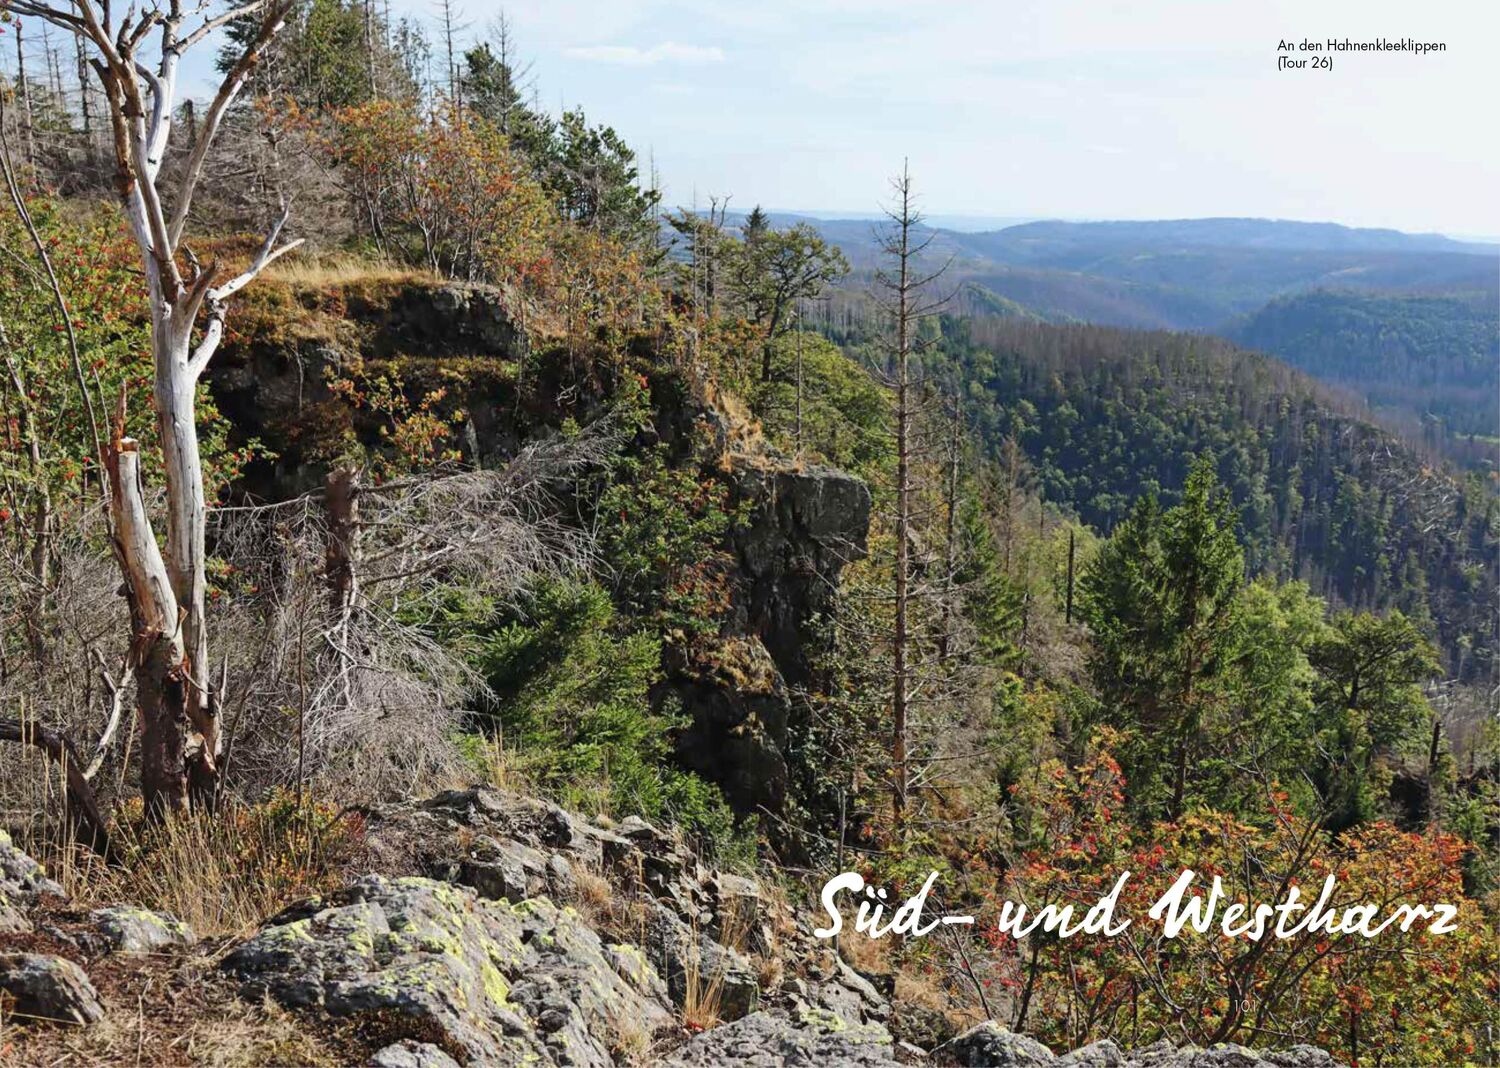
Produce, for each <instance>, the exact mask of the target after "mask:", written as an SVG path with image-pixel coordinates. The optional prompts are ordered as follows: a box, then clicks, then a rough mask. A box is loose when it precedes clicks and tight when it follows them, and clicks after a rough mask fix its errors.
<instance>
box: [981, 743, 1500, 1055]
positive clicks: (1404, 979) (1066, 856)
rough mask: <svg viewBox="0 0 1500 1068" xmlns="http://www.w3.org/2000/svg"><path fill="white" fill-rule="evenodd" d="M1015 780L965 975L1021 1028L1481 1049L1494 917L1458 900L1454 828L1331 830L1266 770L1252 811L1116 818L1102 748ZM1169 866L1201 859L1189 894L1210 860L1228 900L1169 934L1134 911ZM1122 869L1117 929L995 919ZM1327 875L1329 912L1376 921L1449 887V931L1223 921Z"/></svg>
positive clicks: (1090, 889)
mask: <svg viewBox="0 0 1500 1068" xmlns="http://www.w3.org/2000/svg"><path fill="white" fill-rule="evenodd" d="M1013 792H1014V794H1015V801H1016V803H1017V805H1018V808H1019V811H1020V812H1021V813H1023V814H1024V816H1023V819H1022V821H1021V826H1022V828H1023V830H1022V834H1023V836H1024V838H1025V839H1026V842H1025V848H1023V849H1022V850H1021V851H1020V852H1019V853H1018V855H1017V856H1015V857H1014V858H1013V863H1012V864H1011V866H1010V867H1009V869H1008V870H1007V871H1006V872H1005V873H1004V874H1003V876H997V877H996V878H995V879H994V881H993V882H992V883H991V884H990V888H989V889H988V891H987V892H986V893H985V895H984V897H985V900H984V901H983V902H982V903H981V904H980V906H979V909H978V912H979V915H980V916H981V922H982V923H986V924H988V925H989V926H988V927H987V928H986V929H985V931H984V932H983V938H984V942H985V943H986V945H987V952H986V953H985V954H984V955H983V958H982V963H981V964H978V965H976V967H975V968H974V974H973V975H971V976H970V978H971V980H973V981H976V982H978V983H979V984H980V985H981V988H982V989H985V990H987V991H992V994H991V998H992V999H993V1002H994V1003H996V1004H1008V1005H1010V1006H1012V1022H1013V1025H1014V1026H1015V1027H1016V1028H1017V1029H1018V1030H1019V1029H1022V1028H1025V1029H1026V1030H1028V1031H1030V1032H1033V1033H1036V1034H1038V1035H1040V1036H1041V1037H1043V1038H1044V1039H1046V1040H1048V1041H1049V1042H1052V1043H1053V1044H1055V1045H1057V1046H1060V1047H1072V1046H1076V1045H1079V1044H1082V1043H1085V1042H1088V1041H1091V1040H1093V1039H1097V1038H1103V1037H1110V1038H1114V1039H1116V1040H1117V1041H1119V1042H1120V1043H1121V1044H1122V1045H1137V1044H1141V1043H1145V1042H1150V1041H1153V1040H1154V1039H1155V1038H1157V1037H1160V1036H1162V1035H1166V1036H1168V1037H1171V1038H1172V1039H1174V1040H1176V1041H1183V1040H1186V1041H1191V1042H1194V1043H1198V1044H1200V1045H1206V1044H1210V1043H1213V1042H1223V1041H1235V1042H1241V1043H1245V1044H1248V1045H1255V1046H1285V1045H1289V1044H1292V1043H1296V1042H1307V1043H1312V1044H1315V1045H1318V1046H1322V1047H1324V1048H1326V1049H1329V1050H1331V1051H1332V1052H1333V1053H1334V1054H1335V1055H1336V1056H1338V1057H1340V1058H1341V1059H1347V1060H1348V1061H1350V1062H1351V1063H1355V1064H1359V1063H1387V1064H1392V1063H1400V1064H1460V1063H1469V1062H1472V1061H1475V1060H1480V1061H1483V1062H1485V1063H1492V1062H1493V1057H1494V1054H1495V1050H1494V1047H1493V1042H1494V1037H1493V1036H1494V1034H1495V1026H1496V1024H1497V1022H1500V1019H1497V1017H1500V957H1497V948H1496V940H1495V932H1494V929H1493V927H1492V925H1491V922H1490V921H1489V920H1488V919H1487V918H1486V917H1485V916H1484V915H1483V914H1482V912H1481V910H1480V907H1479V906H1478V904H1477V903H1476V902H1474V901H1472V900H1470V899H1467V898H1465V897H1464V894H1463V886H1462V859H1463V854H1464V853H1465V851H1466V849H1467V847H1466V846H1465V844H1464V843H1463V842H1462V841H1460V840H1459V839H1458V838H1456V837H1454V836H1453V835H1450V834H1445V833H1441V832H1438V831H1431V832H1426V833H1415V832H1407V831H1401V830H1398V829H1397V828H1395V827H1393V826H1391V825H1390V824H1387V823H1369V824H1365V825H1363V826H1361V827H1359V828H1358V829H1357V830H1356V831H1353V832H1350V833H1347V834H1344V835H1342V836H1338V837H1335V836H1333V835H1331V834H1329V833H1328V832H1327V831H1325V830H1323V829H1322V828H1321V827H1320V826H1319V825H1318V824H1316V823H1315V822H1311V821H1309V820H1307V819H1304V818H1302V817H1300V816H1298V815H1296V814H1295V813H1294V812H1293V811H1292V808H1291V806H1290V805H1289V804H1288V800H1287V796H1286V794H1285V793H1284V792H1282V791H1280V790H1279V789H1278V788H1276V787H1275V786H1274V785H1268V787H1267V790H1266V794H1265V798H1264V802H1263V804H1262V806H1261V808H1260V810H1259V811H1254V812H1246V813H1244V814H1241V815H1239V816H1232V815H1228V814H1225V813H1221V812H1214V811H1210V810H1196V811H1193V812H1190V813H1189V814H1187V815H1185V816H1184V817H1183V818H1181V819H1179V820H1177V821H1173V822H1162V823H1156V824H1154V825H1151V826H1147V827H1138V826H1132V825H1131V824H1130V823H1128V822H1127V821H1126V820H1125V819H1124V818H1123V815H1122V806H1123V804H1124V798H1125V793H1124V780H1123V777H1122V776H1121V774H1120V770H1119V766H1118V764H1116V762H1115V761H1114V759H1113V757H1111V756H1110V755H1109V753H1108V752H1107V751H1105V750H1102V749H1101V750H1098V751H1096V752H1094V753H1093V754H1092V755H1091V756H1090V758H1089V759H1088V760H1087V761H1085V762H1084V763H1082V764H1081V765H1079V766H1077V767H1073V768H1069V767H1066V766H1065V765H1063V764H1062V763H1061V762H1057V761H1052V762H1049V763H1048V764H1046V765H1045V766H1043V767H1042V768H1040V769H1039V772H1038V774H1037V775H1036V776H1035V777H1033V778H1031V779H1029V780H1028V781H1027V783H1026V784H1024V785H1022V786H1020V787H1017V788H1015V790H1014V791H1013ZM1184 869H1191V870H1192V871H1194V872H1195V873H1197V879H1196V880H1195V881H1194V883H1193V885H1192V886H1191V888H1190V890H1189V894H1199V895H1201V896H1202V897H1204V898H1205V899H1206V898H1207V897H1208V896H1209V891H1210V886H1211V883H1212V880H1213V879H1214V877H1215V876H1217V877H1219V878H1220V879H1221V880H1222V882H1223V886H1224V896H1223V900H1222V902H1221V904H1220V905H1219V908H1218V911H1217V912H1216V913H1215V915H1214V920H1213V923H1212V924H1211V925H1209V927H1208V929H1207V930H1206V931H1204V932H1201V933H1200V932H1199V931H1197V930H1195V929H1194V927H1193V926H1191V925H1190V926H1188V927H1186V928H1184V929H1183V930H1182V932H1181V933H1180V934H1179V935H1178V936H1177V937H1176V938H1168V937H1166V934H1165V931H1164V928H1163V925H1162V924H1161V923H1160V922H1158V921H1156V920H1152V919H1149V918H1148V916H1147V913H1148V911H1149V910H1150V908H1151V906H1152V905H1153V904H1154V903H1155V902H1156V901H1157V900H1158V899H1159V898H1160V897H1161V896H1162V895H1163V894H1164V893H1165V892H1166V891H1167V890H1168V889H1169V888H1170V887H1171V886H1172V884H1173V883H1174V882H1175V881H1176V880H1177V879H1178V878H1179V876H1181V874H1182V872H1183V870H1184ZM1124 872H1129V873H1130V878H1129V879H1128V880H1127V881H1126V883H1125V885H1124V888H1123V890H1122V892H1121V894H1120V897H1119V900H1118V905H1117V907H1116V909H1115V917H1116V919H1117V920H1123V919H1129V920H1130V921H1131V924H1130V926H1129V928H1128V929H1126V930H1125V931H1124V932H1123V933H1120V934H1118V935H1117V936H1115V937H1106V936H1104V935H1102V934H1100V935H1090V934H1075V935H1073V936H1072V937H1068V938H1060V937H1058V936H1057V935H1056V933H1055V932H1054V933H1047V932H1045V931H1043V930H1037V931H1034V932H1032V933H1031V934H1029V935H1026V936H1025V937H1023V938H1021V939H1020V941H1019V942H1018V941H1017V940H1016V939H1015V937H1013V931H1012V932H1001V931H1000V930H999V929H998V925H996V924H995V920H996V919H997V918H998V917H999V915H1000V913H1001V907H1002V902H1003V901H1012V902H1017V903H1024V904H1025V905H1026V906H1027V908H1028V911H1029V912H1031V914H1032V915H1035V913H1036V910H1039V909H1041V908H1044V907H1046V906H1048V905H1053V906H1056V907H1057V908H1059V909H1060V908H1063V907H1066V906H1069V905H1071V906H1072V907H1073V912H1074V917H1075V920H1077V919H1081V918H1082V917H1083V915H1084V914H1085V913H1086V912H1087V910H1088V909H1089V908H1090V907H1091V906H1093V905H1095V904H1096V903H1097V902H1099V901H1100V899H1101V898H1104V897H1105V896H1106V895H1107V894H1108V893H1109V892H1110V890H1111V889H1112V888H1113V887H1114V886H1115V884H1116V882H1117V880H1118V879H1119V878H1120V876H1121V874H1122V873H1124ZM1328 876H1333V878H1334V879H1335V880H1336V882H1335V890H1334V893H1333V895H1332V897H1331V898H1330V900H1329V903H1328V906H1327V907H1328V908H1329V909H1331V910H1334V911H1335V912H1337V913H1339V914H1343V913H1344V911H1345V910H1346V909H1350V908H1353V907H1357V906H1373V907H1375V909H1376V910H1377V911H1376V912H1375V914H1374V915H1375V918H1376V919H1375V923H1374V924H1373V925H1372V926H1376V925H1378V923H1379V922H1380V920H1381V919H1383V918H1385V917H1388V916H1389V915H1390V914H1391V913H1392V911H1393V910H1395V909H1396V908H1397V907H1398V906H1399V905H1402V904H1412V905H1418V904H1422V905H1432V904H1434V903H1439V902H1445V903H1451V904H1453V905H1455V906H1457V908H1458V914H1457V919H1456V921H1455V923H1456V928H1457V929H1456V930H1455V931H1453V932H1451V933H1436V934H1435V933H1431V932H1430V931H1429V930H1428V926H1429V923H1428V921H1426V920H1421V921H1419V922H1417V923H1415V924H1413V925H1412V926H1411V929H1410V930H1409V931H1403V930H1402V929H1401V927H1402V925H1401V924H1399V923H1396V924H1394V925H1392V926H1389V927H1387V928H1386V929H1385V930H1384V931H1383V932H1382V933H1380V934H1379V935H1377V936H1376V937H1373V938H1368V939H1367V938H1365V937H1363V936H1362V935H1359V934H1354V933H1329V932H1328V931H1327V930H1326V929H1321V928H1320V929H1318V930H1314V931H1306V930H1305V931H1302V932H1298V933H1296V934H1293V935H1291V936H1290V937H1287V938H1275V937H1271V936H1270V934H1267V935H1266V937H1263V938H1261V939H1259V940H1256V939H1253V938H1252V937H1250V934H1249V933H1248V932H1246V933H1241V934H1239V935H1238V936H1237V937H1226V936H1225V934H1224V932H1223V930H1222V929H1221V926H1220V922H1221V920H1222V918H1223V914H1224V909H1225V908H1226V907H1227V906H1228V905H1229V904H1231V903H1234V902H1242V903H1245V904H1246V906H1247V915H1242V916H1241V917H1239V920H1238V922H1240V923H1243V922H1244V921H1245V920H1246V919H1247V918H1248V915H1249V914H1253V910H1254V908H1255V906H1256V905H1257V904H1260V903H1265V904H1270V905H1275V904H1277V903H1278V902H1282V901H1285V900H1286V899H1287V894H1288V890H1289V889H1290V888H1291V887H1294V886H1295V887H1298V888H1299V890H1300V893H1301V899H1302V901H1303V903H1304V904H1309V905H1310V904H1311V903H1312V901H1313V900H1315V899H1316V898H1318V896H1319V894H1320V892H1321V891H1322V888H1323V886H1324V880H1325V879H1326V878H1327V877H1328ZM1301 915H1304V916H1305V915H1306V914H1305V913H1303V914H1301Z"/></svg>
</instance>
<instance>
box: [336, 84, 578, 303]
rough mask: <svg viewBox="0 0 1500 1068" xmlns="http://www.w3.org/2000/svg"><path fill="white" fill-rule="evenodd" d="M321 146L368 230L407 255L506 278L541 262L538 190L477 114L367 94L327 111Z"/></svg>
mask: <svg viewBox="0 0 1500 1068" xmlns="http://www.w3.org/2000/svg"><path fill="white" fill-rule="evenodd" d="M325 144H326V146H327V147H328V149H329V150H330V152H331V154H332V156H333V158H334V160H335V161H336V162H337V163H338V165H339V167H340V169H341V171H342V173H343V174H344V176H345V179H346V181H347V183H348V184H349V186H350V190H351V192H352V193H353V194H354V196H355V198H356V200H357V201H358V202H360V205H361V207H362V209H363V212H362V214H363V215H364V216H365V217H366V221H367V224H368V226H369V227H370V229H371V230H372V236H374V237H375V238H376V239H377V241H381V242H385V243H389V244H394V245H396V246H397V248H396V251H399V252H401V253H402V254H403V255H405V256H407V257H408V258H411V259H414V260H417V261H418V262H423V263H425V264H426V265H427V266H428V267H430V268H432V269H433V270H435V271H440V272H442V273H445V274H448V275H450V276H452V277H455V278H463V279H466V280H469V281H480V280H484V281H489V282H498V283H502V284H510V285H516V284H519V283H520V282H522V281H523V280H525V279H526V278H527V277H528V276H529V275H530V274H532V273H533V272H535V271H536V270H537V269H538V265H539V264H540V263H542V262H543V261H544V259H545V254H546V243H545V238H546V227H547V222H548V219H549V217H550V215H551V211H550V205H549V204H548V202H547V198H546V195H545V194H544V193H543V192H542V189H541V187H540V186H539V185H537V183H536V182H535V181H533V180H532V179H531V177H530V175H529V174H528V173H527V171H526V166H525V162H524V160H522V158H521V157H520V156H518V155H516V154H515V153H513V152H512V151H511V150H510V147H509V145H508V144H507V142H506V139H505V137H504V136H503V135H502V134H501V133H500V132H499V131H498V130H496V129H495V128H494V127H493V126H491V125H490V124H489V123H488V122H486V121H485V120H484V119H482V118H479V117H477V116H474V115H471V114H469V113H459V112H456V111H454V112H449V113H447V114H442V113H434V114H431V115H429V116H425V117H424V116H421V115H418V114H417V113H416V112H415V111H413V110H412V109H411V108H410V107H408V106H406V105H404V104H400V103H397V102H394V101H390V100H381V101H374V102H372V103H368V104H361V105H358V106H355V107H349V108H343V109H340V110H339V111H337V112H335V113H334V116H333V130H332V133H331V135H330V136H329V137H327V138H326V139H325Z"/></svg>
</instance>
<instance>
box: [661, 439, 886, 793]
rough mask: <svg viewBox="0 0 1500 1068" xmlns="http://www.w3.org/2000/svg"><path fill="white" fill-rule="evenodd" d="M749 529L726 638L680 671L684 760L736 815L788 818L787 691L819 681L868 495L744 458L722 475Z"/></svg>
mask: <svg viewBox="0 0 1500 1068" xmlns="http://www.w3.org/2000/svg"><path fill="white" fill-rule="evenodd" d="M726 478H727V480H728V483H729V486H730V490H731V499H732V501H733V502H734V503H735V505H736V506H737V507H740V508H742V509H744V515H745V520H744V522H743V523H742V524H741V525H739V526H738V527H736V528H735V530H734V532H733V534H732V536H731V540H732V543H733V544H732V548H733V551H734V555H735V560H736V563H737V567H736V581H735V583H734V593H733V606H732V608H731V613H730V624H729V630H730V632H731V634H730V636H729V637H727V638H724V639H721V640H720V641H719V642H718V643H717V645H715V646H712V647H711V648H709V649H707V650H706V651H704V650H700V651H699V654H698V655H697V657H696V658H695V659H694V660H693V661H692V662H690V663H685V664H681V665H673V666H674V668H675V670H674V671H673V677H672V681H671V683H670V688H671V690H672V691H673V692H674V693H675V694H676V695H677V696H678V697H680V698H681V699H682V704H683V707H684V708H685V709H686V710H687V711H688V712H689V713H690V714H691V716H692V724H691V726H690V728H689V729H688V730H686V731H685V732H683V733H682V735H681V736H680V737H679V738H678V743H677V755H678V757H679V758H680V759H681V760H682V762H683V763H684V764H685V765H687V766H688V767H689V768H692V769H693V770H694V771H696V772H698V773H699V774H700V775H703V776H704V777H705V778H707V779H709V780H710V781H712V782H716V783H718V784H719V785H720V786H721V787H722V788H723V790H724V794H725V797H726V798H728V800H729V802H730V803H731V804H732V805H734V806H735V808H736V809H737V810H739V811H740V812H753V811H756V810H758V809H760V808H766V809H769V810H771V811H772V812H776V811H780V809H781V807H782V805H783V803H784V802H785V800H786V789H787V765H786V757H785V753H786V746H787V736H788V727H789V725H790V724H791V722H792V720H793V717H795V716H796V715H798V714H799V710H798V708H797V706H796V703H795V702H794V701H793V699H792V697H791V695H790V690H791V689H793V688H796V687H799V686H803V685H805V684H807V683H809V682H811V681H812V672H813V667H812V664H811V663H810V657H811V655H812V653H813V651H814V650H816V649H818V648H820V647H821V645H822V643H823V639H822V638H821V637H820V636H819V635H818V634H816V633H815V632H814V627H815V621H816V620H817V619H818V618H819V617H820V616H823V615H825V614H826V612H827V610H828V609H829V608H830V599H831V598H832V596H833V591H834V590H836V589H837V588H838V577H839V574H840V572H842V570H843V569H844V567H845V566H846V565H847V564H849V563H850V562H852V561H854V560H858V559H860V558H862V557H863V556H864V555H865V538H866V535H867V534H868V532H869V526H870V507H871V498H870V490H869V487H867V486H866V485H865V484H864V483H863V482H861V481H860V480H859V479H857V478H854V477H853V476H852V475H848V474H846V473H844V472H842V471H838V470H835V469H833V468H829V467H818V466H808V467H796V466H793V465H791V464H788V463H786V462H784V461H780V460H776V459H775V458H767V457H765V456H760V457H741V458H739V459H737V460H736V461H734V463H733V466H732V468H731V470H730V473H729V474H728V475H727V476H726Z"/></svg>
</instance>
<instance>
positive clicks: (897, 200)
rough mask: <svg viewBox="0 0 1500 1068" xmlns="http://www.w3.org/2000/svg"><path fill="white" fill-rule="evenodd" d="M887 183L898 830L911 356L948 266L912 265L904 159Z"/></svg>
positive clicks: (907, 652)
mask: <svg viewBox="0 0 1500 1068" xmlns="http://www.w3.org/2000/svg"><path fill="white" fill-rule="evenodd" d="M891 188H892V192H893V197H894V203H893V204H892V206H891V207H890V208H889V209H888V210H887V212H886V216H887V218H888V219H889V226H888V227H887V231H886V233H884V234H882V235H881V237H880V247H881V253H882V254H883V255H884V256H885V258H886V262H887V263H888V264H889V267H888V268H887V269H886V270H884V271H882V272H881V273H880V274H879V275H878V276H877V279H876V282H877V284H878V285H879V286H880V288H881V289H882V290H883V291H884V297H883V299H882V304H883V306H884V310H885V312H886V313H887V314H888V315H889V316H890V319H891V327H892V329H891V336H890V338H889V340H888V342H887V346H888V350H889V368H888V371H887V372H886V376H887V378H888V380H889V384H890V385H891V387H892V388H893V389H894V391H895V394H896V406H895V409H894V412H893V413H892V437H893V438H894V439H895V446H896V506H895V515H894V516H893V517H892V519H893V524H892V525H893V528H894V530H893V533H894V535H895V539H896V559H895V563H894V576H893V582H894V604H895V619H894V622H893V625H892V626H893V629H892V635H891V810H892V814H893V817H894V820H895V823H896V825H897V826H898V827H899V826H900V824H901V822H902V819H903V817H904V814H905V810H906V803H907V792H908V787H909V778H910V777H909V774H908V767H907V740H908V739H907V728H908V720H909V718H910V711H911V698H912V693H911V684H912V666H911V653H912V648H911V627H910V622H911V620H910V613H911V586H912V558H911V546H912V540H913V538H914V537H915V535H916V524H915V522H914V518H915V516H914V507H913V489H914V487H913V484H912V477H913V468H914V461H915V459H916V456H915V451H916V429H917V419H918V415H919V409H920V406H921V397H920V396H919V392H918V390H917V389H916V383H915V381H914V378H913V366H912V360H913V356H914V355H916V353H917V350H918V349H919V348H920V343H919V341H918V339H917V328H918V326H919V324H920V323H921V322H922V320H924V319H927V318H930V317H931V316H933V315H935V314H937V312H938V311H939V309H940V308H941V307H942V305H943V303H944V302H943V301H942V300H933V299H929V298H926V297H924V295H923V294H924V292H925V291H926V289H927V287H928V286H929V285H930V284H931V283H932V282H934V281H935V280H936V279H937V278H938V277H939V276H940V275H941V274H942V273H943V271H944V270H946V265H944V267H943V268H940V269H939V270H937V271H935V272H932V273H930V274H927V275H923V274H922V273H921V272H920V271H919V270H918V269H917V261H918V259H919V258H920V257H921V255H922V254H923V253H924V252H925V251H926V250H927V246H928V245H929V244H931V242H932V238H931V237H930V236H929V237H926V238H922V237H921V236H920V234H919V233H918V227H919V226H920V225H921V221H922V216H921V214H920V212H918V210H917V206H916V193H915V187H914V185H913V183H912V178H911V169H910V167H909V166H907V165H906V164H905V163H903V164H902V167H901V173H900V174H899V175H898V176H897V177H895V178H894V179H892V181H891Z"/></svg>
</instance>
